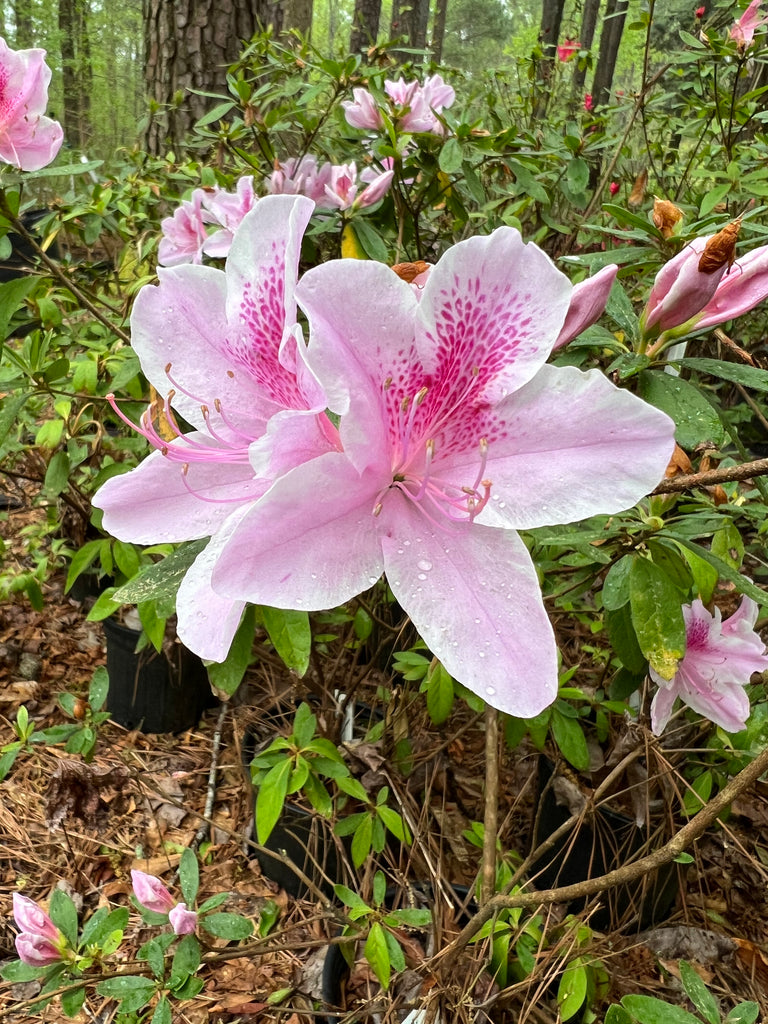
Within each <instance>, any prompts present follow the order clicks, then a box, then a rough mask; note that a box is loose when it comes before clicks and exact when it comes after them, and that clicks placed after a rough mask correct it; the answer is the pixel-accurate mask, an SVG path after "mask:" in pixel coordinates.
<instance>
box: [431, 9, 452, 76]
mask: <svg viewBox="0 0 768 1024" xmlns="http://www.w3.org/2000/svg"><path fill="white" fill-rule="evenodd" d="M447 17H448V0H437V3H436V6H435V20H434V23H433V25H432V60H433V61H434V62H435V63H436V64H439V63H440V61H441V60H442V59H443V40H444V39H445V22H446V19H447Z"/></svg>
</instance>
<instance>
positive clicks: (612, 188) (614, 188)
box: [608, 181, 621, 196]
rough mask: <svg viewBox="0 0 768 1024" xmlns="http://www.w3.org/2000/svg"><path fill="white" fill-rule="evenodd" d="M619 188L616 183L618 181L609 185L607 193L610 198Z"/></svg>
mask: <svg viewBox="0 0 768 1024" xmlns="http://www.w3.org/2000/svg"><path fill="white" fill-rule="evenodd" d="M620 188H621V185H620V184H619V183H618V181H612V182H611V184H610V185H609V186H608V191H609V192H610V193H611V195H612V196H615V195H616V193H617V192H618V191H619V189H620Z"/></svg>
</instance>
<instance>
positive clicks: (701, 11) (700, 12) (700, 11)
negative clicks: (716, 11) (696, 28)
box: [694, 7, 707, 18]
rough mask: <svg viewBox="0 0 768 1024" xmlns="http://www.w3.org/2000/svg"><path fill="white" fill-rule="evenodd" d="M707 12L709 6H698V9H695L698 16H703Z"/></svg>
mask: <svg viewBox="0 0 768 1024" xmlns="http://www.w3.org/2000/svg"><path fill="white" fill-rule="evenodd" d="M706 13H707V8H706V7H697V8H696V10H695V11H694V14H695V15H696V17H697V18H703V17H704V15H705V14H706Z"/></svg>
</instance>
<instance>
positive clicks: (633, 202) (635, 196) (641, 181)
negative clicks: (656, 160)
mask: <svg viewBox="0 0 768 1024" xmlns="http://www.w3.org/2000/svg"><path fill="white" fill-rule="evenodd" d="M647 188H648V169H647V168H646V167H644V168H643V169H642V171H640V173H639V174H638V176H637V177H636V178H635V183H634V185H633V186H632V191H631V192H630V193H629V198H628V199H627V206H629V208H630V210H636V209H637V208H638V206H642V203H643V200H644V199H645V190H646V189H647Z"/></svg>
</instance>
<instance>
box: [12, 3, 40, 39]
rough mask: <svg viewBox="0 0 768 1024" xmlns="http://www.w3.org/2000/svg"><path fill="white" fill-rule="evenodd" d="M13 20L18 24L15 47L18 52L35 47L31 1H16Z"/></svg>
mask: <svg viewBox="0 0 768 1024" xmlns="http://www.w3.org/2000/svg"><path fill="white" fill-rule="evenodd" d="M13 20H14V22H15V23H16V32H15V34H14V40H13V42H14V46H15V48H16V49H17V50H28V49H29V48H30V47H31V46H34V45H35V33H34V30H33V28H32V4H31V2H30V0H14V4H13Z"/></svg>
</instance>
